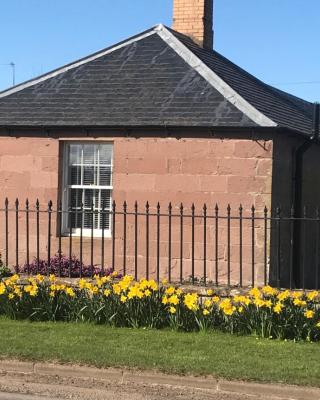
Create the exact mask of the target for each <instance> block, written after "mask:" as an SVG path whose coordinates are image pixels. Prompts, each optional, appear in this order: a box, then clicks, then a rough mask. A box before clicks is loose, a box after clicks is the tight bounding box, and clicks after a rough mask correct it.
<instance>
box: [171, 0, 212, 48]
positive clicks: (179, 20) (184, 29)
mask: <svg viewBox="0 0 320 400" xmlns="http://www.w3.org/2000/svg"><path fill="white" fill-rule="evenodd" d="M172 28H173V29H174V30H175V31H178V32H180V33H183V34H185V35H187V36H190V38H191V39H192V40H193V41H194V42H196V43H197V44H199V45H200V46H202V47H203V48H206V49H212V47H213V0H173V26H172Z"/></svg>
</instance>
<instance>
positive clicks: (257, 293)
mask: <svg viewBox="0 0 320 400" xmlns="http://www.w3.org/2000/svg"><path fill="white" fill-rule="evenodd" d="M249 295H250V296H252V297H261V293H260V290H259V289H258V288H252V289H251V290H250V291H249Z"/></svg>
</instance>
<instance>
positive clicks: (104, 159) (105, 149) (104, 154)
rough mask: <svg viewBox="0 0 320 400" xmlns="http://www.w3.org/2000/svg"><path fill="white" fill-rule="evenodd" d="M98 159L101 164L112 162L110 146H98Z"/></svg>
mask: <svg viewBox="0 0 320 400" xmlns="http://www.w3.org/2000/svg"><path fill="white" fill-rule="evenodd" d="M99 159H100V165H101V164H111V161H112V145H111V144H100V145H99Z"/></svg>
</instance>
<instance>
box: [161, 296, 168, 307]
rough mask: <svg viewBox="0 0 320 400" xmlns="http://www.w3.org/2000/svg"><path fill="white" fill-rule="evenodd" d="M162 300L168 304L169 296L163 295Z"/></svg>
mask: <svg viewBox="0 0 320 400" xmlns="http://www.w3.org/2000/svg"><path fill="white" fill-rule="evenodd" d="M161 302H162V304H164V305H166V304H168V297H167V296H163V297H162V300H161Z"/></svg>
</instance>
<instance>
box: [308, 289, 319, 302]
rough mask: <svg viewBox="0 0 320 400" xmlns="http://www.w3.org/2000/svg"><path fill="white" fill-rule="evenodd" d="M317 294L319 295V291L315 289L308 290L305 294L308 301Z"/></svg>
mask: <svg viewBox="0 0 320 400" xmlns="http://www.w3.org/2000/svg"><path fill="white" fill-rule="evenodd" d="M318 295H319V292H317V291H316V290H314V291H312V292H309V293H308V294H307V299H308V300H310V301H313V300H314V299H315V298H316V297H318Z"/></svg>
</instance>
